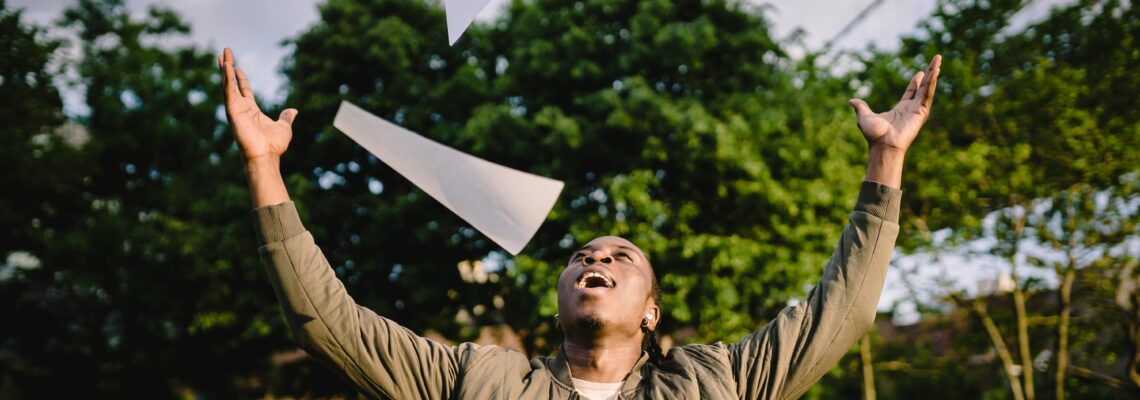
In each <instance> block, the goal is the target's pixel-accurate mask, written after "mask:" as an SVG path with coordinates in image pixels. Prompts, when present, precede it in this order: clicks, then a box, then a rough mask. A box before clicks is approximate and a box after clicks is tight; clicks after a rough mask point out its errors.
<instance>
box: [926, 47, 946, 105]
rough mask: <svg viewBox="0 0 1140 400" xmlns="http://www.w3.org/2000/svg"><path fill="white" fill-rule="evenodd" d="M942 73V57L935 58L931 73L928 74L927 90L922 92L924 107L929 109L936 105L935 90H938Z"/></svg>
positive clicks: (931, 65) (931, 63)
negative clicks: (939, 74) (939, 76)
mask: <svg viewBox="0 0 1140 400" xmlns="http://www.w3.org/2000/svg"><path fill="white" fill-rule="evenodd" d="M941 71H942V56H941V55H936V56H934V60H932V61H930V73H929V74H927V75H928V76H927V77H926V84H925V85H924V88H923V89H925V90H924V91H922V93H921V96H922V107H923V108H927V109H929V108H930V106H931V105H932V104H934V90H935V89H936V88H938V73H939V72H941Z"/></svg>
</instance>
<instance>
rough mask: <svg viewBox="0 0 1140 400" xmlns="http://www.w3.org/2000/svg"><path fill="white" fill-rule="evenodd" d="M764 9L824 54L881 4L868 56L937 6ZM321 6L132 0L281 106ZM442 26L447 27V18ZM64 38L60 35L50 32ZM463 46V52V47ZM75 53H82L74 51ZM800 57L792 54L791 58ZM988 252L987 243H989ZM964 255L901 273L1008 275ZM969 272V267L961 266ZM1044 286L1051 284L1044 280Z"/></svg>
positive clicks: (820, 4)
mask: <svg viewBox="0 0 1140 400" xmlns="http://www.w3.org/2000/svg"><path fill="white" fill-rule="evenodd" d="M509 1H510V0H491V1H490V3H489V4H488V6H487V8H486V9H484V10H483V12H482V13H481V14H480V15H479V18H478V21H490V20H494V19H495V18H496V17H497V16H498V15H499V14H500V13H501V9H502V8H503V7H504V6H505V5H506V4H508V3H509ZM753 1H755V2H756V3H758V4H760V3H766V4H767V5H768V6H769V7H770V8H769V10H768V11H767V15H768V18H769V20H770V21H771V23H772V25H773V31H774V34H775V35H776V36H777V37H778V38H783V37H787V36H789V35H791V34H792V33H793V32H794V31H795V30H796V29H802V30H803V33H804V34H805V36H804V38H803V40H804V45H805V46H806V47H807V48H809V49H813V50H815V49H819V48H821V47H823V46H824V44H825V43H827V42H828V41H829V40H830V39H831V38H833V37H835V35H836V34H837V33H839V31H840V30H842V29H843V27H844V26H846V25H847V24H848V23H849V22H851V21H852V20H853V19H854V18H855V17H856V16H857V15H858V14H859V13H860V12H861V11H863V10H864V9H866V8H867V7H868V6H869V5H871V4H872V3H875V2H876V1H880V3H879V4H878V6H877V7H875V8H874V9H873V10H872V11H871V12H870V13H869V14H868V15H867V16H866V17H865V18H864V20H863V22H862V23H861V24H859V25H857V26H856V27H855V28H854V29H852V30H851V31H849V32H848V33H847V34H846V35H845V36H843V37H842V38H838V39H837V40H836V41H835V43H834V45H833V48H834V49H836V50H840V49H849V50H854V49H862V48H864V47H866V46H867V45H870V44H875V45H876V46H877V47H879V48H885V49H889V48H894V47H895V46H896V44H897V42H898V39H899V37H900V36H902V35H906V34H908V33H912V32H914V31H915V28H916V26H917V24H918V23H919V22H920V21H922V19H924V18H925V17H926V16H929V15H930V14H931V13H932V12H933V11H934V8H935V4H936V0H768V1H761V0H753ZM1070 1H1071V0H1038V1H1035V2H1033V3H1031V4H1030V5H1029V6H1027V7H1026V8H1025V9H1024V10H1023V11H1022V12H1021V13H1020V14H1019V15H1018V16H1017V17H1015V18H1014V26H1015V27H1016V26H1024V25H1025V24H1027V23H1029V22H1031V21H1034V20H1037V19H1040V18H1042V17H1044V16H1046V15H1047V13H1048V10H1049V9H1050V8H1051V7H1053V6H1055V5H1057V4H1063V3H1068V2H1070ZM319 2H320V1H318V0H240V1H231V0H181V1H173V0H126V3H127V6H128V7H129V8H130V9H131V10H132V12H133V13H137V14H138V15H140V16H141V15H143V14H144V13H145V12H146V10H147V8H148V7H149V6H152V5H161V6H163V7H168V8H171V9H173V10H175V11H177V12H178V13H179V14H180V15H181V16H182V17H183V18H184V20H185V21H187V22H188V23H189V24H190V26H191V28H192V32H191V35H190V38H189V40H190V41H191V42H193V43H195V44H198V45H200V46H205V47H207V48H212V49H221V48H222V47H231V48H233V49H234V52H235V54H236V55H237V58H238V60H239V63H240V64H241V66H242V68H244V69H245V70H246V72H247V74H248V75H249V77H250V81H251V83H252V85H253V87H254V88H255V90H256V91H257V92H258V94H259V97H261V98H263V99H265V98H267V99H269V101H271V102H274V103H278V102H280V101H281V99H283V98H284V93H283V91H282V84H283V77H282V76H281V74H280V72H279V68H280V62H281V60H282V59H283V58H284V57H285V55H286V54H287V53H288V51H289V49H288V48H286V47H284V46H283V45H282V43H281V42H282V41H283V40H285V39H289V38H291V37H294V36H296V35H298V34H299V33H300V32H303V31H305V30H307V29H308V28H309V27H310V26H312V24H314V23H315V22H316V21H317V18H318V15H317V5H318V3H319ZM71 4H73V1H72V0H9V1H8V6H9V7H10V8H15V9H23V10H24V11H23V16H24V18H25V21H27V22H31V23H34V24H38V25H42V26H46V25H52V24H53V23H54V21H55V20H56V19H57V18H58V17H59V15H60V13H61V11H62V10H63V9H64V8H66V7H68V6H69V5H71ZM440 24H444V21H443V20H442V19H441V20H440ZM49 32H51V33H53V34H62V33H61V32H62V31H60V30H59V29H55V30H54V31H49ZM463 43H464V42H463V41H462V40H460V41H459V42H458V43H457V45H458V46H462V45H463ZM71 51H72V52H75V51H77V49H74V48H73V49H71ZM794 54H795V52H794V51H793V55H794ZM65 103H66V105H65V110H66V111H67V112H68V113H69V114H71V115H76V114H83V113H84V110H83V108H84V107H83V105H82V96H81V95H78V94H76V93H75V92H74V91H72V92H70V93H66V94H65ZM983 246H984V244H983ZM959 250H960V251H959V252H955V253H950V254H941V255H937V256H935V255H930V254H925V255H922V254H920V255H916V256H911V257H909V258H904V259H900V260H898V262H897V263H896V264H897V265H898V266H899V268H896V269H902V270H905V269H908V268H917V269H918V270H919V272H920V275H922V279H924V280H927V281H932V280H936V279H948V280H950V281H953V282H955V283H956V284H957V285H958V286H959V287H962V288H965V289H967V290H971V291H973V290H976V288H977V286H978V282H979V281H980V280H983V279H992V278H995V277H997V276H999V275H1000V274H1001V273H1003V271H1006V270H1008V263H1003V262H1002V261H1001V260H993V259H987V258H985V257H982V258H978V257H975V256H972V255H970V253H974V252H976V251H971V250H970V246H965V247H963V248H962V249H959ZM962 265H968V266H970V268H959V267H957V266H962ZM896 269H893V270H892V271H891V273H890V275H889V277H888V283H887V287H886V289H885V292H884V295H883V297H882V300H881V301H880V309H886V308H889V307H890V306H891V305H892V304H894V303H895V301H897V300H899V299H901V298H904V297H906V296H907V295H908V294H907V292H906V289H905V285H903V284H902V283H901V281H900V274H899V272H898V271H896ZM1042 278H1043V279H1048V278H1049V277H1048V276H1047V274H1046V275H1042Z"/></svg>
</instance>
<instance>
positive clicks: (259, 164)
mask: <svg viewBox="0 0 1140 400" xmlns="http://www.w3.org/2000/svg"><path fill="white" fill-rule="evenodd" d="M244 160H245V169H246V171H249V172H251V173H252V172H266V171H280V169H281V156H271V155H262V156H257V157H250V158H244Z"/></svg>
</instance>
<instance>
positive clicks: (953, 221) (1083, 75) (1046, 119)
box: [859, 0, 1140, 399]
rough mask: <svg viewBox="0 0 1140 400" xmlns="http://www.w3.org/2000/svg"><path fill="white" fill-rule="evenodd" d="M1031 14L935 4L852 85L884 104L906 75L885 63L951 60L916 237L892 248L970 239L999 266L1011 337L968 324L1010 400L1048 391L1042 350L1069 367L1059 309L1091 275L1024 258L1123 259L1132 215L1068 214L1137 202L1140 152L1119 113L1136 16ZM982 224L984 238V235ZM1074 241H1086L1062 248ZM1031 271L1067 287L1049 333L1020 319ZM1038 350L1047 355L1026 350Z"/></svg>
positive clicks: (927, 155)
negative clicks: (1118, 251) (991, 352)
mask: <svg viewBox="0 0 1140 400" xmlns="http://www.w3.org/2000/svg"><path fill="white" fill-rule="evenodd" d="M1028 3H1029V2H1028V1H1020V0H1006V1H971V0H945V1H941V2H940V3H939V7H938V10H937V11H936V13H935V15H934V16H932V18H930V19H929V20H927V21H926V22H924V23H923V24H922V28H921V29H920V33H919V34H918V35H917V36H916V37H914V38H909V39H904V40H903V46H902V48H901V49H899V50H898V51H897V52H874V53H872V54H871V55H869V56H867V57H866V58H865V60H864V63H865V65H866V69H865V71H863V72H861V73H860V74H859V78H860V79H863V80H864V81H863V82H864V83H866V84H869V86H871V87H872V88H873V89H874V90H873V93H874V94H872V97H880V96H888V95H890V93H891V91H892V90H893V89H894V88H897V87H902V85H905V76H907V74H908V73H910V71H908V69H907V68H905V67H904V66H902V65H900V64H899V63H890V62H886V61H887V60H891V59H908V58H911V57H929V56H930V55H931V54H933V53H934V52H941V53H942V54H943V55H944V56H946V59H947V60H948V62H947V63H946V64H945V66H944V68H943V78H944V79H943V80H944V81H945V82H946V85H940V86H939V90H940V92H941V93H940V94H941V95H942V96H943V97H941V98H940V99H939V102H940V103H939V108H938V109H939V114H938V115H937V116H935V118H933V119H932V120H931V122H930V123H929V124H928V129H927V130H926V132H925V133H924V135H925V136H924V138H923V140H922V141H921V142H920V143H916V145H915V148H914V150H913V151H912V152H911V153H912V154H911V156H910V157H908V161H909V162H910V163H909V164H908V170H909V171H910V173H908V174H907V175H906V177H905V178H904V179H905V181H904V186H905V187H907V188H908V195H907V196H906V199H905V200H904V202H905V205H904V214H905V215H906V217H905V218H904V220H905V222H904V223H906V224H908V225H910V226H909V227H906V228H910V229H909V231H910V232H914V233H916V234H915V235H913V236H911V237H910V238H908V239H904V240H902V241H901V242H902V243H903V245H904V247H906V248H910V249H916V248H917V249H923V248H927V249H929V247H926V246H929V245H930V244H933V243H934V241H933V240H932V233H933V232H935V231H937V230H940V229H943V228H950V230H949V231H950V232H951V233H952V239H956V240H950V241H946V242H943V246H949V247H953V246H958V245H960V244H961V243H963V242H962V239H970V238H980V237H985V238H987V239H988V240H994V243H995V245H993V246H991V247H989V248H988V249H987V250H986V252H987V253H988V254H990V255H993V256H997V257H1000V258H1002V259H1004V260H1005V263H1006V264H1007V265H1010V266H1011V267H1012V278H1013V280H1014V282H1016V285H1015V286H1014V289H1013V291H1012V300H1013V301H1012V304H1011V306H1012V308H1013V315H1012V318H1011V319H1010V320H1009V322H1010V323H1011V324H1012V325H1011V326H1006V325H1005V324H1004V323H1003V321H1002V316H1000V315H997V314H992V311H994V310H993V309H990V310H989V312H984V311H985V309H976V310H977V311H978V313H979V315H980V316H981V317H982V318H983V319H988V320H989V321H988V322H987V324H992V325H993V327H994V330H990V331H989V332H990V336H991V339H992V341H993V345H994V346H996V347H997V348H999V353H1001V352H1002V351H1001V350H1000V349H1001V347H1003V346H1004V343H1007V342H1008V343H1009V344H1010V345H1011V346H1012V347H1011V351H1010V353H1011V354H1008V355H1007V356H1008V357H1002V359H1003V360H1004V362H1003V364H1004V365H1003V371H1005V373H1006V374H1007V378H1008V383H1009V385H1010V390H1011V392H1012V393H1013V397H1014V398H1026V399H1032V398H1035V396H1037V395H1038V394H1039V393H1037V392H1040V390H1041V389H1044V388H1045V387H1044V385H1043V384H1042V382H1041V380H1040V379H1038V378H1039V375H1040V376H1043V375H1045V374H1043V372H1044V371H1038V368H1035V367H1034V364H1033V363H1034V359H1035V358H1037V357H1039V355H1040V354H1041V351H1042V350H1046V349H1048V350H1050V352H1051V354H1060V357H1061V360H1065V358H1066V357H1067V354H1068V353H1069V351H1068V345H1067V343H1068V342H1067V335H1068V333H1067V332H1068V331H1067V329H1068V328H1067V324H1068V312H1069V308H1068V304H1070V300H1071V299H1070V298H1069V297H1068V296H1069V294H1070V293H1071V291H1070V290H1071V284H1072V282H1073V279H1074V278H1075V272H1076V271H1075V270H1076V269H1077V268H1079V267H1083V266H1087V265H1089V264H1090V263H1091V262H1090V261H1089V260H1088V259H1080V260H1079V261H1076V260H1074V261H1073V262H1067V263H1061V264H1060V265H1057V266H1056V268H1054V265H1055V264H1054V263H1052V262H1047V261H1043V260H1040V259H1037V258H1035V257H1034V254H1033V253H1032V250H1033V247H1035V246H1041V245H1046V246H1050V247H1053V248H1055V249H1056V250H1057V251H1058V252H1061V253H1065V254H1076V253H1088V252H1094V253H1095V252H1097V251H1102V250H1103V249H1109V248H1119V246H1120V245H1121V243H1122V241H1124V240H1126V239H1127V238H1128V237H1129V236H1131V237H1135V236H1136V233H1137V232H1136V231H1135V228H1134V225H1129V223H1128V222H1127V220H1128V219H1129V218H1132V216H1131V215H1130V214H1128V213H1127V212H1125V213H1115V216H1113V215H1114V214H1113V213H1112V212H1110V210H1107V209H1105V208H1104V207H1101V208H1100V209H1097V208H1096V207H1093V208H1092V209H1094V210H1099V211H1095V212H1092V211H1089V210H1086V209H1079V210H1077V211H1081V212H1075V211H1074V210H1076V209H1071V207H1072V205H1073V204H1075V203H1076V204H1084V205H1082V206H1080V207H1090V206H1089V204H1092V202H1091V201H1089V199H1091V198H1092V197H1093V196H1094V195H1093V194H1092V193H1099V194H1098V195H1096V196H1103V197H1104V198H1112V199H1113V200H1112V201H1116V200H1120V201H1124V202H1127V201H1128V200H1129V199H1133V198H1135V196H1136V193H1135V191H1134V190H1131V189H1130V190H1123V189H1121V188H1122V187H1127V186H1128V183H1127V181H1128V180H1129V179H1134V176H1135V174H1136V171H1137V169H1138V166H1140V155H1138V153H1137V152H1136V151H1135V150H1134V149H1135V148H1136V146H1137V145H1140V131H1138V129H1140V126H1138V125H1137V122H1138V121H1137V117H1138V115H1137V113H1136V111H1135V106H1134V105H1132V103H1133V102H1132V101H1123V100H1122V99H1124V98H1129V97H1133V96H1130V95H1123V96H1122V95H1121V94H1122V93H1132V92H1134V91H1135V89H1136V88H1137V84H1138V82H1137V78H1136V76H1135V75H1134V74H1130V73H1128V71H1130V70H1131V69H1132V68H1134V67H1135V66H1136V65H1137V62H1138V61H1140V59H1137V56H1136V54H1138V53H1137V51H1136V47H1135V46H1136V45H1135V43H1136V41H1135V37H1136V34H1137V32H1138V31H1137V29H1136V28H1137V21H1140V19H1138V18H1137V15H1136V9H1135V7H1134V6H1133V5H1132V4H1131V2H1119V1H1078V2H1074V3H1072V4H1065V5H1062V6H1060V7H1057V8H1055V9H1053V10H1052V12H1051V13H1050V15H1049V16H1048V17H1047V18H1045V19H1044V20H1042V21H1039V22H1036V23H1032V24H1029V25H1027V26H1025V27H1017V26H1015V25H1016V24H1015V21H1016V18H1015V16H1016V15H1017V14H1018V12H1019V11H1020V10H1021V9H1022V8H1023V7H1024V6H1025V5H1026V4H1028ZM880 88H882V89H884V90H882V91H880ZM1129 90H1131V91H1132V92H1129ZM1130 177H1132V178H1130ZM1074 196H1076V197H1080V198H1084V199H1085V200H1084V201H1078V200H1074ZM1049 199H1052V200H1049ZM1109 203H1111V201H1110V202H1109ZM1066 207H1068V208H1066ZM987 216H989V217H992V221H991V222H992V225H987V224H984V223H982V221H983V220H984V219H985V218H986V217H987ZM1035 216H1037V217H1036V218H1037V220H1036V221H1034V220H1033V218H1035ZM1074 218H1075V219H1074ZM1103 218H1114V219H1113V224H1116V225H1115V226H1118V227H1120V228H1121V229H1120V230H1117V231H1111V232H1110V231H1109V230H1108V229H1107V228H1104V226H1105V225H1104V223H1105V222H1104V221H1103ZM1058 219H1061V220H1065V222H1063V223H1062V222H1057V221H1058ZM1057 224H1059V226H1060V227H1058V226H1057ZM906 228H904V231H907V230H908V229H906ZM1074 229H1075V230H1074ZM1059 237H1061V238H1065V239H1064V240H1060V239H1057V238H1059ZM1073 238H1082V239H1081V240H1079V241H1077V242H1074V243H1063V242H1065V240H1070V239H1073ZM935 251H937V249H935ZM1026 257H1028V258H1026ZM1086 258H1087V257H1086ZM1034 265H1038V266H1047V267H1048V269H1047V271H1050V272H1053V271H1056V272H1057V278H1058V281H1060V282H1062V287H1061V290H1060V291H1057V292H1056V293H1057V295H1058V296H1059V299H1058V304H1059V305H1058V306H1057V317H1056V318H1055V319H1054V320H1052V321H1054V322H1048V323H1041V322H1040V321H1041V320H1042V319H1041V318H1042V317H1046V318H1054V317H1053V315H1052V314H1051V313H1046V314H1044V315H1042V314H1037V315H1030V313H1029V312H1028V311H1027V310H1026V304H1027V301H1028V300H1029V297H1031V296H1032V295H1033V294H1035V293H1038V292H1040V291H1042V290H1044V289H1046V288H1045V287H1044V286H1043V285H1042V283H1041V282H1038V281H1035V280H1033V279H1026V278H1025V276H1026V270H1025V268H1031V267H1032V266H1034ZM1116 265H1117V267H1118V268H1119V266H1121V265H1123V264H1122V263H1118V264H1116ZM975 305H976V304H975ZM971 308H972V306H971ZM1102 311H1103V312H1104V313H1109V310H1102ZM991 314H992V315H991ZM991 317H992V318H991ZM995 321H996V322H995ZM1034 321H1038V322H1034ZM1050 328H1053V329H1050ZM1003 332H1004V333H1005V334H1009V335H1010V337H1012V338H1015V340H1008V338H1005V337H1004V336H1003ZM1010 332H1013V333H1010ZM1034 343H1046V344H1047V346H1048V347H1044V346H1040V345H1037V348H1036V349H1034V346H1033V344H1034ZM1050 347H1052V348H1051V349H1050ZM1035 352H1036V353H1035ZM1086 359H1087V358H1086ZM1057 365H1060V366H1061V368H1062V369H1060V370H1055V371H1052V373H1050V374H1048V375H1050V377H1051V380H1047V381H1046V384H1049V385H1051V386H1053V388H1052V389H1053V390H1051V392H1053V397H1062V396H1064V394H1065V391H1064V387H1065V383H1064V380H1065V371H1066V369H1067V368H1065V365H1066V362H1065V361H1061V362H1060V363H1053V364H1051V365H1050V367H1051V368H1057ZM1102 383H1103V382H1102ZM1070 386H1074V385H1070ZM1086 395H1088V393H1086Z"/></svg>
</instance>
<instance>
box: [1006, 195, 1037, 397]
mask: <svg viewBox="0 0 1140 400" xmlns="http://www.w3.org/2000/svg"><path fill="white" fill-rule="evenodd" d="M1014 204H1015V205H1016V204H1017V203H1014ZM1025 207H1026V212H1029V211H1028V209H1029V207H1030V205H1026V206H1025ZM1012 218H1013V221H1012V223H1013V230H1014V238H1013V240H1014V243H1013V251H1012V252H1010V254H1009V265H1010V279H1012V280H1013V305H1014V311H1015V315H1016V317H1017V347H1018V350H1019V353H1020V355H1021V375H1022V377H1024V378H1025V400H1034V398H1036V396H1035V395H1034V390H1033V355H1032V354H1031V353H1030V351H1029V318H1028V317H1027V316H1026V312H1025V291H1024V290H1022V288H1021V281H1020V280H1019V279H1018V276H1017V252H1018V251H1019V250H1018V249H1019V248H1020V247H1021V237H1022V235H1023V234H1024V232H1025V219H1026V217H1025V215H1024V214H1022V215H1020V216H1014V217H1012Z"/></svg>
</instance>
